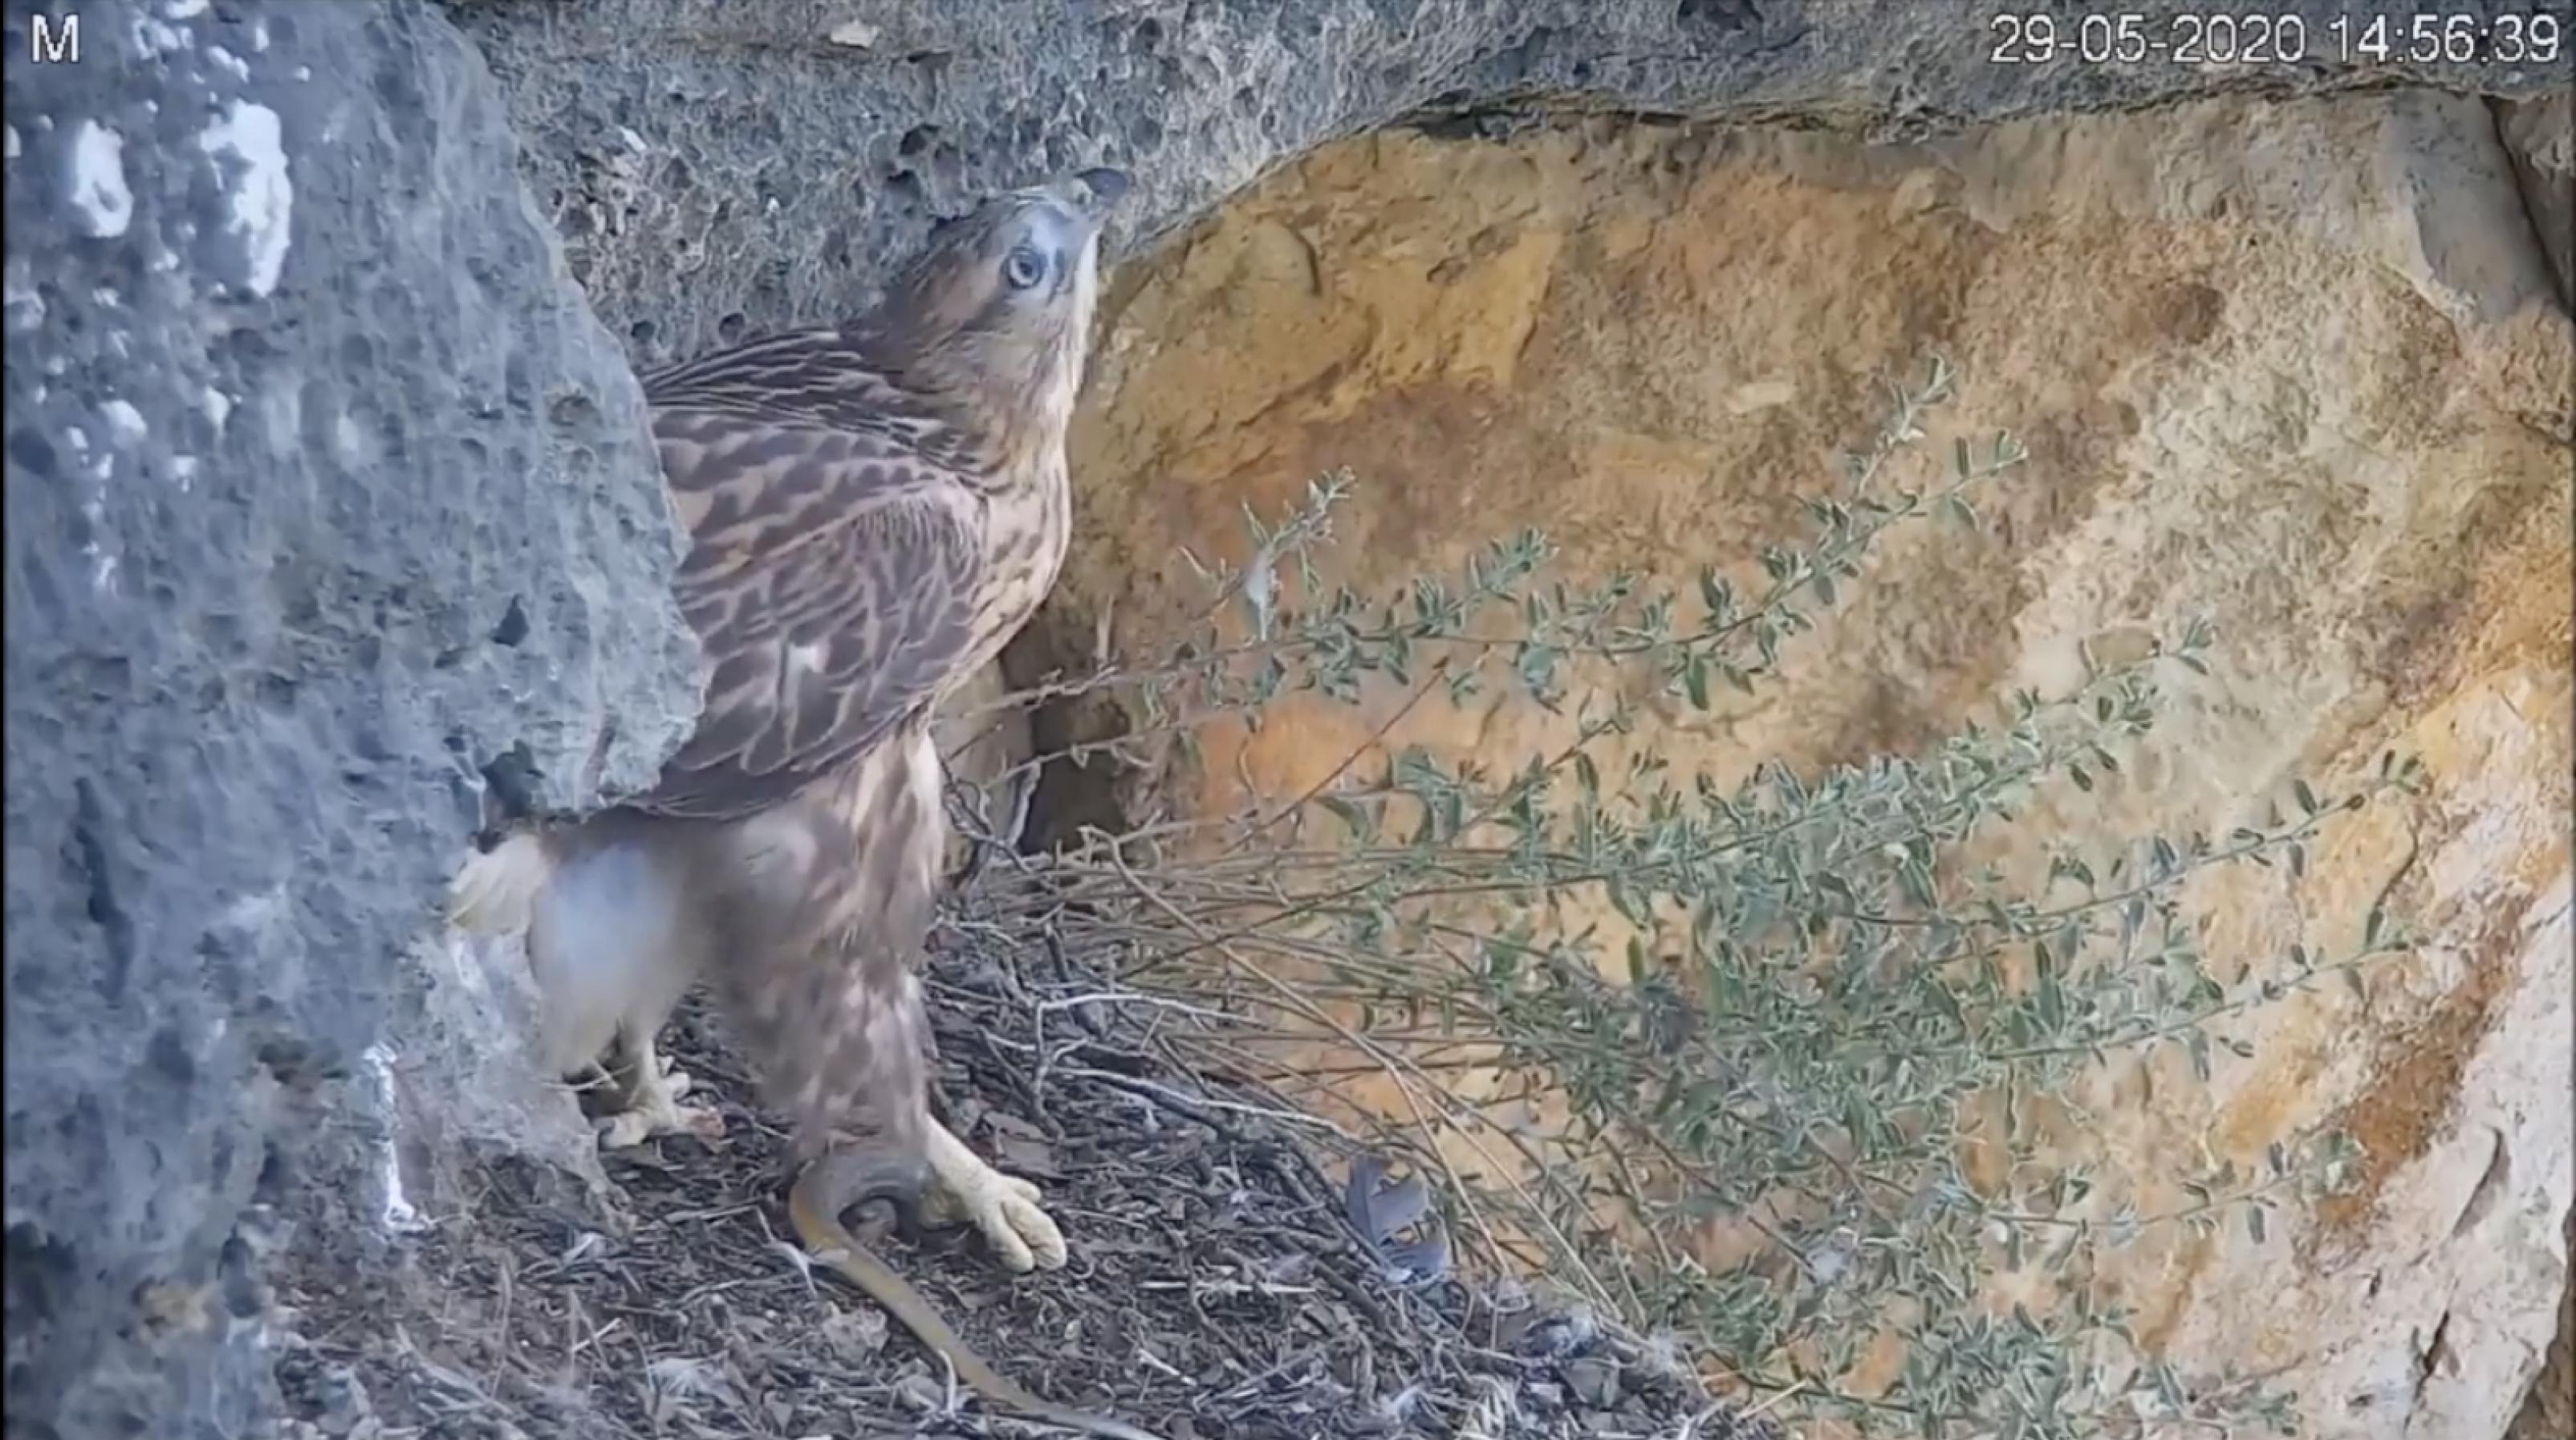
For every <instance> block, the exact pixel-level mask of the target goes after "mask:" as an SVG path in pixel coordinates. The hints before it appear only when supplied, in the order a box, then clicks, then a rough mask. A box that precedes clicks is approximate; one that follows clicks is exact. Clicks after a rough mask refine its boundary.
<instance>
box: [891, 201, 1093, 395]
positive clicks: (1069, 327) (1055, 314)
mask: <svg viewBox="0 0 2576 1440" xmlns="http://www.w3.org/2000/svg"><path fill="white" fill-rule="evenodd" d="M1126 192H1127V176H1126V174H1125V173H1124V172H1121V171H1117V170H1109V169H1098V170H1085V171H1083V172H1081V173H1080V174H1078V175H1074V176H1071V177H1068V178H1066V179H1063V180H1059V181H1056V182H1055V183H1053V184H1050V185H1040V186H1035V187H1032V188H1030V189H1026V190H1015V191H1012V192H1010V193H1008V194H1005V195H1000V196H996V197H994V198H993V199H991V200H988V201H986V202H984V203H983V204H982V205H980V206H978V207H977V208H976V209H975V210H974V211H972V212H971V213H969V214H967V215H964V216H962V217H959V218H957V219H954V220H950V221H947V222H945V223H943V224H942V225H940V226H939V228H938V229H936V230H934V231H933V232H932V233H931V237H930V244H929V246H928V248H927V249H926V250H925V251H924V252H923V253H922V254H921V255H920V257H919V258H917V259H915V260H914V261H913V262H912V264H911V265H909V266H907V267H906V268H905V270H904V272H903V274H902V275H901V276H900V277H899V278H898V279H896V281H895V282H894V284H893V285H892V286H891V287H889V288H888V290H887V292H886V298H885V301H884V302H883V303H882V304H881V305H880V306H879V307H878V309H877V313H876V316H875V317H874V319H875V321H876V323H875V324H874V325H873V326H871V327H870V328H871V329H873V330H875V332H876V334H877V338H878V339H879V341H880V343H882V344H884V345H886V346H887V347H888V348H889V349H891V350H892V351H893V352H895V353H893V354H890V355H888V356H886V357H885V358H886V359H887V360H888V361H890V362H892V363H891V366H890V368H893V369H897V370H900V371H902V372H903V373H906V374H907V375H910V376H912V377H913V378H914V379H915V380H916V381H919V382H927V384H928V386H929V387H931V388H935V389H937V390H941V391H948V392H952V393H953V392H963V394H962V395H960V396H959V398H961V399H971V400H974V401H977V402H980V408H982V409H983V410H984V412H985V413H986V414H989V415H994V416H996V417H1006V418H1007V419H1008V420H1009V421H1011V422H1016V424H1019V425H1035V426H1039V427H1046V426H1052V427H1053V429H1054V430H1055V431H1056V432H1057V433H1058V434H1059V435H1060V434H1061V432H1062V428H1063V426H1064V423H1065V421H1066V419H1067V418H1068V417H1069V416H1070V415H1071V413H1072V410H1073V397H1074V392H1075V391H1076V390H1077V389H1079V388H1080V387H1081V384H1082V363H1083V357H1084V352H1085V350H1086V348H1087V347H1088V345H1089V344H1090V337H1091V314H1092V308H1093V305H1094V304H1095V302H1096V301H1097V300H1098V298H1099V290H1100V283H1099V260H1100V230H1101V226H1102V225H1103V223H1104V222H1105V221H1106V220H1107V219H1108V217H1109V212H1110V210H1111V208H1112V207H1114V206H1115V205H1116V204H1117V203H1118V200H1119V198H1120V197H1121V196H1123V195H1124V194H1126Z"/></svg>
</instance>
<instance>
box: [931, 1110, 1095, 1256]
mask: <svg viewBox="0 0 2576 1440" xmlns="http://www.w3.org/2000/svg"><path fill="white" fill-rule="evenodd" d="M927 1148H928V1151H929V1159H930V1185H929V1187H928V1192H927V1193H926V1194H925V1195H924V1196H923V1197H922V1209H923V1211H924V1212H925V1213H926V1214H927V1215H928V1216H929V1217H930V1219H931V1220H932V1222H933V1223H937V1224H952V1225H953V1224H961V1223H967V1222H972V1223H973V1225H974V1226H975V1228H976V1229H978V1230H981V1231H982V1232H984V1239H985V1242H986V1243H987V1244H989V1245H991V1246H992V1247H993V1253H994V1254H995V1255H996V1256H998V1257H999V1258H1000V1260H1001V1262H1002V1264H1003V1266H1004V1267H1005V1268H1007V1269H1010V1270H1016V1271H1024V1270H1031V1269H1037V1270H1054V1269H1057V1268H1059V1267H1061V1266H1062V1265H1063V1264H1064V1259H1065V1249H1064V1233H1063V1232H1062V1231H1060V1230H1058V1229H1057V1228H1056V1224H1055V1220H1054V1218H1053V1217H1052V1216H1049V1215H1048V1214H1047V1212H1046V1211H1045V1209H1044V1208H1042V1207H1041V1206H1040V1205H1039V1204H1038V1187H1037V1186H1035V1185H1033V1184H1031V1183H1029V1182H1028V1181H1026V1180H1023V1179H1021V1178H1020V1177H1019V1176H1017V1175H1005V1174H1003V1173H1002V1172H1001V1171H999V1170H996V1169H994V1168H993V1167H992V1166H990V1165H987V1164H985V1163H984V1159H983V1157H982V1156H980V1155H977V1154H976V1153H975V1152H974V1151H972V1150H969V1149H967V1148H966V1142H965V1141H963V1140H960V1139H958V1138H957V1137H956V1136H955V1135H954V1134H952V1133H950V1131H949V1129H948V1127H947V1126H945V1125H942V1124H940V1123H939V1122H938V1121H936V1120H932V1121H930V1130H929V1135H928V1145H927Z"/></svg>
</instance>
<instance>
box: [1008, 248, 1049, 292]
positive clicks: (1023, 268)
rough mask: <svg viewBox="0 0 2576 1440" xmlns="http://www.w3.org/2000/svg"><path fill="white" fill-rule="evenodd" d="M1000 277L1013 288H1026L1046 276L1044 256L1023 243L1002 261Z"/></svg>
mask: <svg viewBox="0 0 2576 1440" xmlns="http://www.w3.org/2000/svg"><path fill="white" fill-rule="evenodd" d="M1002 278H1003V279H1005V280H1008V281H1010V282H1011V288H1012V289H1014V290H1026V289H1028V288H1029V287H1030V286H1032V285H1035V284H1036V283H1038V282H1039V281H1041V280H1043V279H1045V278H1046V257H1045V256H1043V255H1040V254H1039V253H1038V252H1037V251H1035V250H1032V249H1030V248H1029V247H1028V246H1026V245H1023V246H1021V247H1020V248H1018V249H1016V250H1014V251H1012V252H1011V253H1010V255H1009V256H1008V257H1006V258H1005V259H1004V260H1003V261H1002Z"/></svg>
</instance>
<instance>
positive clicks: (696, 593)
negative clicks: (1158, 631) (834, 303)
mask: <svg viewBox="0 0 2576 1440" xmlns="http://www.w3.org/2000/svg"><path fill="white" fill-rule="evenodd" d="M772 343H775V342H772ZM741 349H742V350H743V351H752V352H755V353H753V354H751V355H749V356H745V355H742V354H739V353H737V352H726V353H723V354H719V355H717V356H713V357H709V358H708V359H706V360H703V361H698V362H693V363H692V364H690V365H688V366H682V367H676V368H675V369H674V370H671V371H665V372H661V373H660V374H659V375H657V376H655V377H653V379H652V380H649V381H648V382H647V396H648V398H649V399H650V400H651V402H652V405H653V409H652V424H653V433H654V440H655V443H656V446H657V448H658V449H659V451H660V453H661V457H662V464H663V471H664V474H665V476H666V478H667V479H668V481H669V484H670V491H671V497H672V501H673V504H674V506H675V508H676V509H677V510H678V512H679V514H680V517H681V519H682V521H683V523H684V524H685V525H686V527H687V529H688V531H689V536H690V546H689V552H688V555H687V557H686V559H685V560H684V561H683V562H682V564H681V568H680V573H679V576H678V580H677V584H676V588H677V591H678V599H679V602H680V610H681V613H682V614H683V615H684V616H686V617H687V619H688V621H689V624H690V627H691V629H693V630H694V631H695V632H696V634H697V637H698V642H699V646H700V648H701V651H702V653H703V661H704V666H705V674H706V706H705V709H704V711H703V712H702V714H701V715H700V717H699V720H698V724H697V728H696V730H695V732H694V733H693V734H692V736H691V737H690V739H689V741H688V743H687V744H686V745H684V746H683V747H682V748H681V751H680V753H679V754H678V755H677V756H676V757H674V758H673V759H672V761H671V762H670V763H669V764H668V765H666V766H665V767H664V769H663V773H662V776H661V779H660V781H659V783H658V784H657V785H656V787H655V788H654V790H653V791H651V792H650V793H649V794H647V795H645V796H643V797H641V798H639V799H637V800H635V801H633V802H630V803H631V804H632V805H633V806H634V808H637V809H640V810H643V811H646V812H649V813H653V814H660V815H668V816H681V817H690V818H703V819H739V818H742V817H744V816H747V815H750V814H754V813H757V812H758V811H760V810H762V809H765V808H767V807H768V806H770V805H772V804H775V803H777V802H778V801H781V800H784V799H786V798H787V797H788V796H790V795H792V794H794V793H795V792H797V791H798V790H801V789H803V788H804V787H805V786H806V785H807V784H809V783H811V782H812V781H814V780H815V779H817V778H820V777H821V776H823V775H825V774H828V773H830V772H831V771H833V770H834V769H836V768H837V767H839V766H840V765H842V764H843V763H845V762H847V761H848V760H850V759H851V758H853V757H854V756H856V755H858V754H860V753H862V752H864V751H865V750H866V749H868V748H869V747H870V746H872V745H875V744H877V743H878V742H880V741H881V740H883V739H884V738H885V736H886V735H887V734H888V733H889V732H891V731H892V730H893V729H894V727H895V726H897V725H898V724H900V723H901V722H902V721H904V720H905V719H906V718H907V717H909V716H912V715H914V714H916V713H918V712H919V711H921V710H922V709H923V708H925V707H927V706H928V705H930V704H931V703H933V702H934V701H935V700H936V699H937V698H938V696H939V695H940V694H941V693H942V692H944V691H945V690H946V689H947V688H949V687H950V686H951V685H953V684H954V683H955V681H956V680H957V679H958V678H960V676H959V674H958V672H959V670H960V669H961V668H962V666H963V664H964V663H965V661H966V660H967V659H968V658H969V656H970V653H971V651H972V649H973V646H974V641H975V635H976V631H977V625H976V618H977V614H976V612H977V606H978V605H979V604H981V603H982V602H983V597H984V590H985V588H986V587H985V584H984V580H985V567H986V564H987V560H986V555H985V509H986V506H985V502H984V500H983V498H982V496H981V495H980V493H979V492H978V490H977V489H976V487H975V486H974V484H972V483H971V477H968V476H965V475H961V474H960V473H958V471H957V470H955V469H954V468H952V467H951V466H949V465H947V464H944V463H942V462H941V461H940V460H939V459H938V458H936V456H937V455H938V454H940V453H942V450H943V448H944V447H941V446H939V445H937V444H936V443H935V441H936V440H937V438H938V437H939V436H940V435H941V434H942V432H943V429H944V427H943V425H942V422H941V421H940V420H939V418H938V417H937V416H936V415H935V414H932V413H930V412H929V411H927V410H925V409H922V408H919V407H908V406H905V405H902V404H899V403H894V402H893V401H891V400H889V401H887V403H884V404H878V403H876V399H875V398H873V397H882V396H887V395H890V394H893V393H896V392H899V390H900V387H899V386H897V385H895V384H894V383H893V382H891V381H889V380H887V379H886V377H884V376H882V375H879V374H873V373H871V372H868V371H866V370H865V369H864V368H863V367H860V366H859V365H858V364H857V363H856V360H855V358H854V356H853V352H848V351H843V352H842V353H841V354H840V355H839V356H837V357H836V356H833V355H830V354H828V353H826V352H825V351H824V350H822V349H821V348H820V347H818V345H817V343H816V342H815V341H814V340H813V339H811V338H809V339H807V340H806V341H805V342H804V343H803V344H801V345H797V346H789V345H783V344H779V345H777V347H776V348H774V349H770V350H766V351H762V350H760V347H759V346H758V345H755V346H748V347H741ZM832 359H838V360H839V362H840V364H841V366H842V368H841V369H839V370H837V371H835V370H829V369H827V368H825V361H826V360H832ZM800 376H801V377H802V378H801V379H800V378H798V377H800ZM764 377H767V378H764ZM926 441H927V442H934V443H928V444H925V443H924V442H926Z"/></svg>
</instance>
